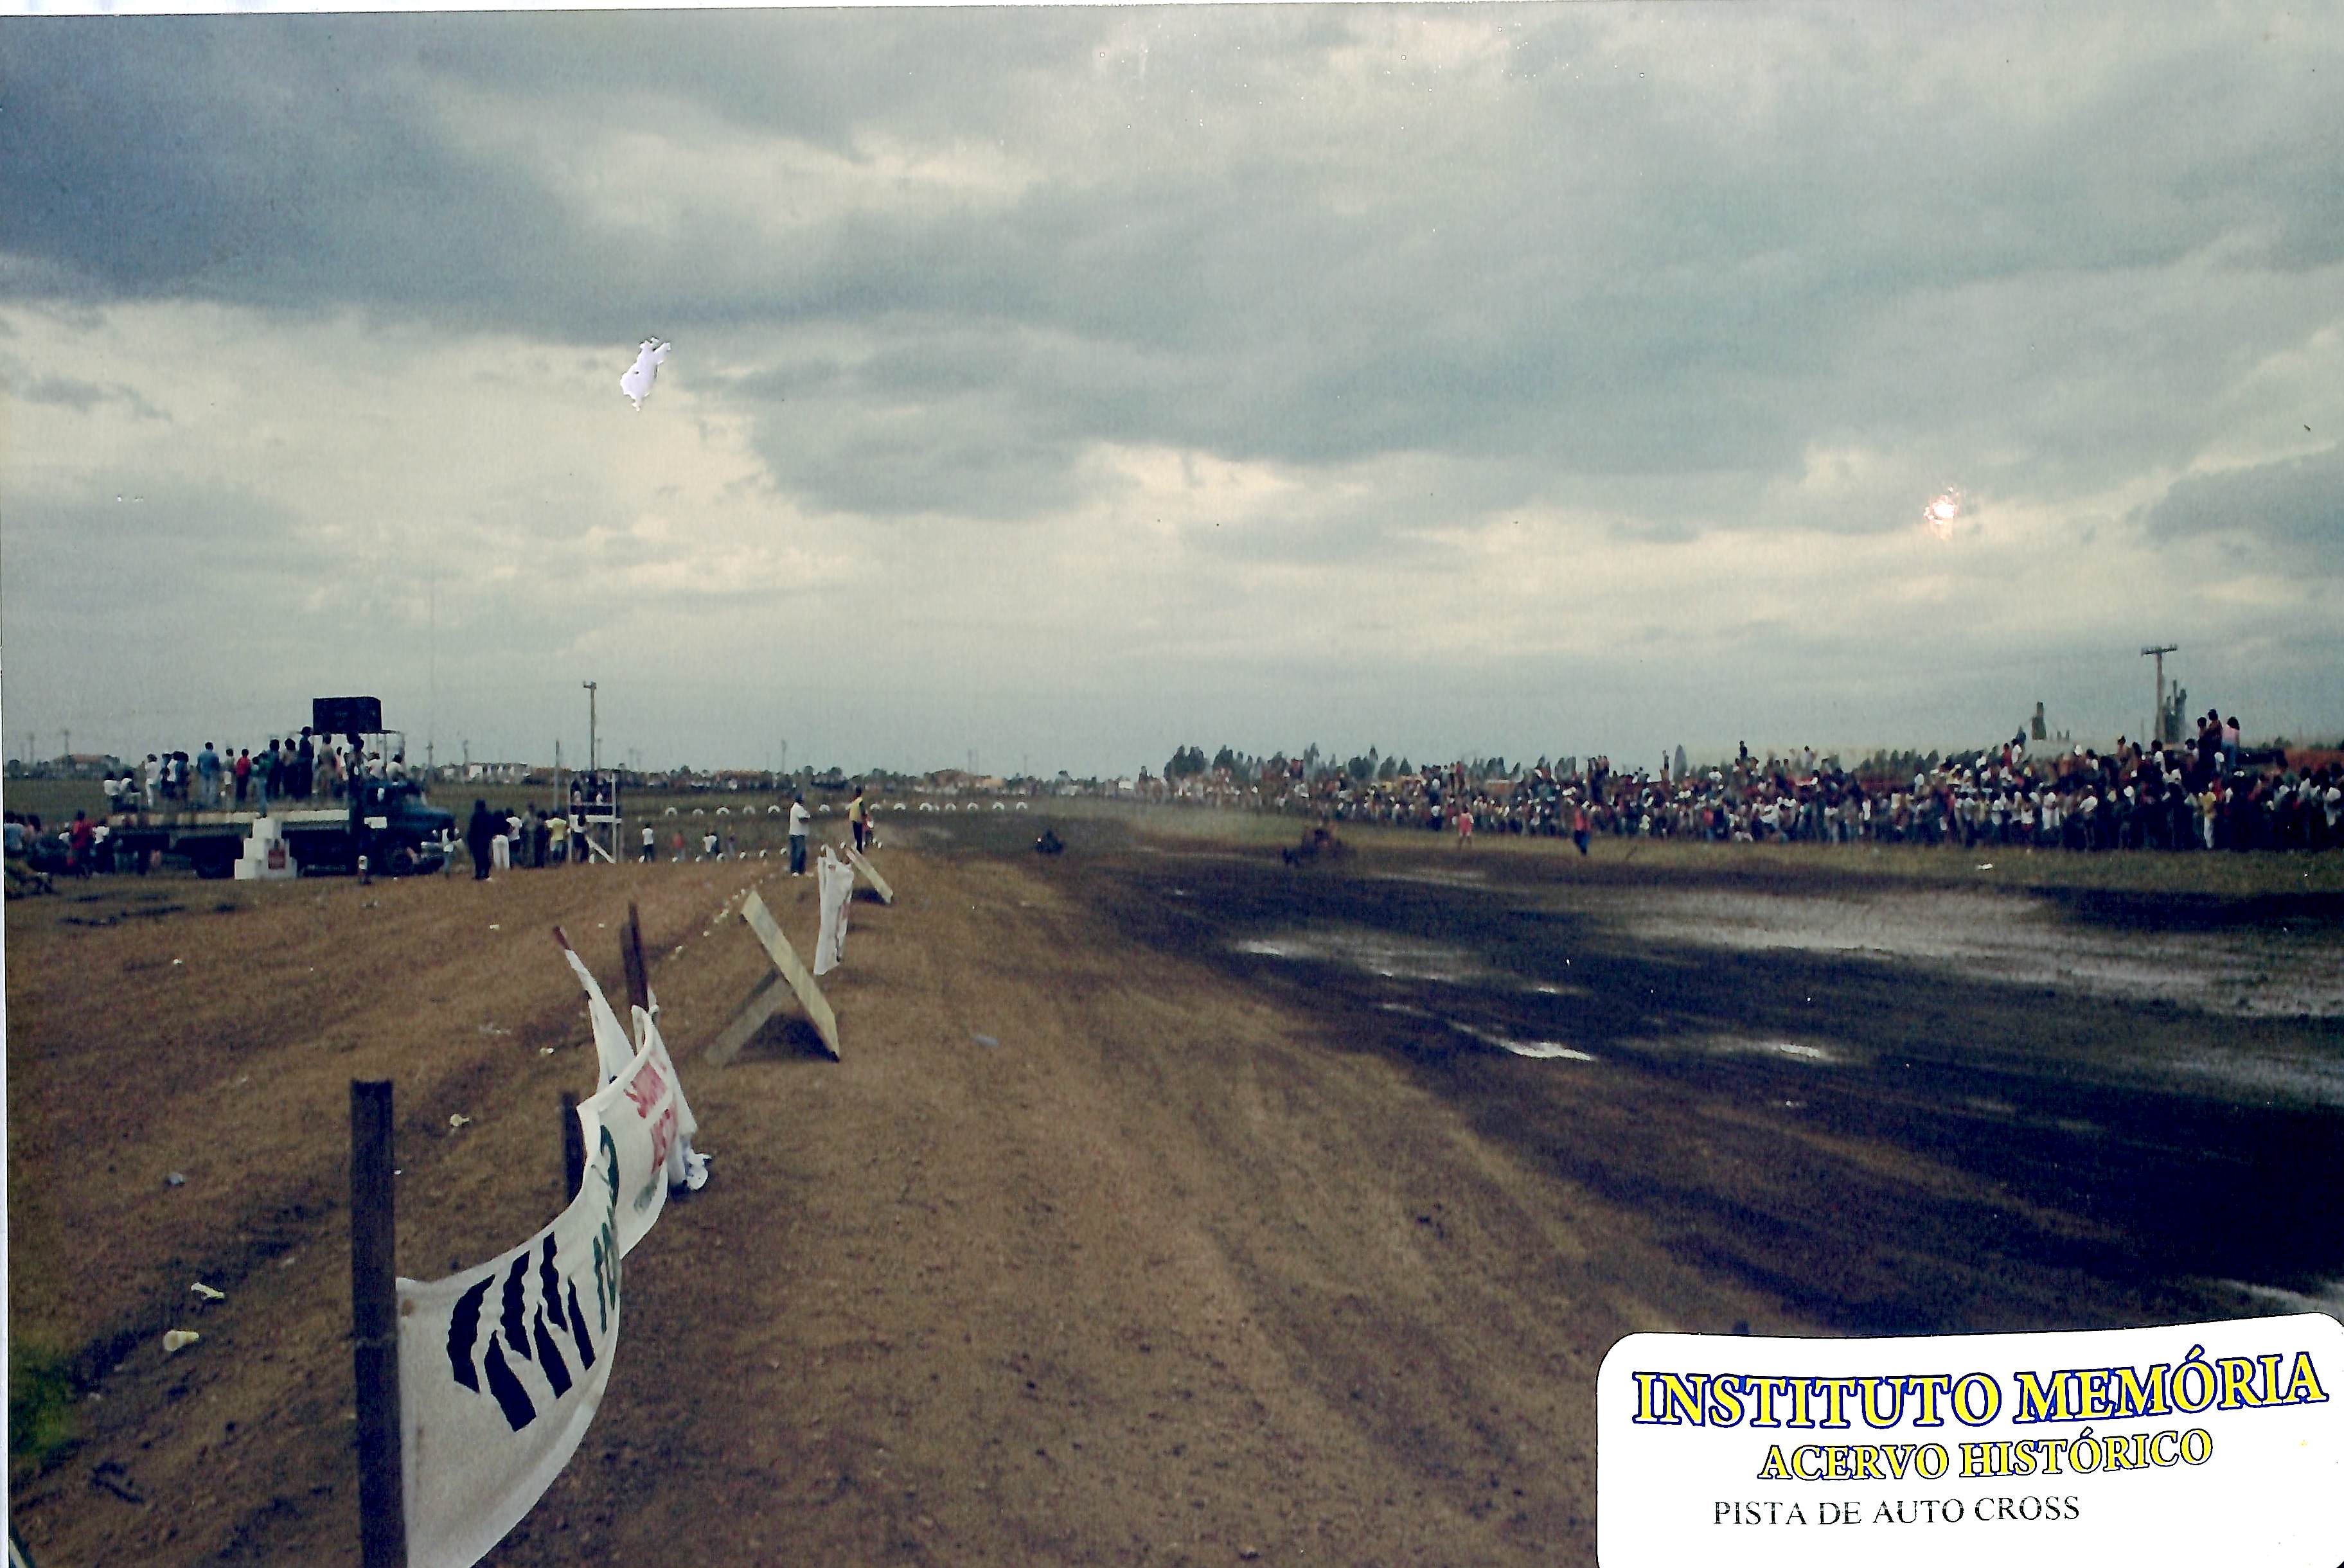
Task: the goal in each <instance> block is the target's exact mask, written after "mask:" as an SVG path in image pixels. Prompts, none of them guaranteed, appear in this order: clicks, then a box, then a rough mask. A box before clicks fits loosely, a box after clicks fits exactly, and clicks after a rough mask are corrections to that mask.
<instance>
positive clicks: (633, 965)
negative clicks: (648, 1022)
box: [619, 899, 652, 1013]
mask: <svg viewBox="0 0 2344 1568" xmlns="http://www.w3.org/2000/svg"><path fill="white" fill-rule="evenodd" d="M619 958H620V960H621V962H622V963H624V964H625V965H626V969H627V1000H628V1002H629V1003H630V1004H631V1005H632V1006H635V1007H639V1008H641V1009H642V1010H643V1011H645V1012H646V1013H648V1012H650V1011H651V1010H652V980H651V970H649V969H648V968H647V967H645V965H644V963H643V918H642V915H640V914H638V913H636V912H635V901H634V900H632V899H629V900H627V929H626V930H622V931H621V932H620V933H619Z"/></svg>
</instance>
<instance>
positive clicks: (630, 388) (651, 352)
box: [619, 337, 671, 414]
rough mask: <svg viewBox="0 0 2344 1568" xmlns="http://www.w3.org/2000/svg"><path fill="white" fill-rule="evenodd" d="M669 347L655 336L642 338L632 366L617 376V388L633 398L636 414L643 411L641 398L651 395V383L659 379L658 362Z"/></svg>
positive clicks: (665, 355)
mask: <svg viewBox="0 0 2344 1568" xmlns="http://www.w3.org/2000/svg"><path fill="white" fill-rule="evenodd" d="M669 347H671V345H669V344H665V343H662V342H661V341H660V340H659V339H658V338H656V337H646V338H644V339H643V342H642V347H641V348H639V349H637V350H636V352H635V364H634V368H633V369H631V370H630V371H628V372H627V373H626V374H625V375H624V376H621V377H619V390H620V391H621V392H624V393H625V394H626V395H627V396H628V397H631V398H633V399H634V400H635V412H636V413H638V414H640V413H642V411H643V399H644V398H646V397H650V396H651V395H652V382H653V381H656V380H658V379H659V367H660V362H661V361H662V360H663V359H665V358H666V357H667V351H668V349H669Z"/></svg>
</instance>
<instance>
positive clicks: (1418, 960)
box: [1237, 926, 1482, 984]
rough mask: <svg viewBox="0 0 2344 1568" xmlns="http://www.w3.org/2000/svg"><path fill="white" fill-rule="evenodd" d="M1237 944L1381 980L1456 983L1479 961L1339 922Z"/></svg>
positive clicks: (1473, 975)
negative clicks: (1348, 970)
mask: <svg viewBox="0 0 2344 1568" xmlns="http://www.w3.org/2000/svg"><path fill="white" fill-rule="evenodd" d="M1237 950H1238V952H1241V953H1247V954H1249V955H1251V956H1253V957H1255V958H1265V959H1285V960H1289V961H1291V962H1296V963H1328V964H1342V965H1344V966H1346V967H1348V968H1350V969H1355V970H1362V971H1364V972H1366V973H1368V974H1371V975H1375V976H1378V977H1379V978H1381V979H1384V980H1432V981H1436V982H1439V983H1441V984H1457V983H1460V982H1462V981H1466V980H1476V979H1478V978H1480V975H1481V973H1482V970H1481V966H1480V965H1479V964H1477V963H1475V962H1474V961H1473V960H1472V958H1471V957H1470V955H1468V954H1467V953H1466V951H1465V950H1464V949H1462V948H1456V947H1450V946H1447V945H1445V944H1443V943H1440V942H1425V941H1414V940H1409V939H1407V938H1405V937H1393V936H1389V935H1387V934H1385V933H1384V932H1381V931H1375V930H1359V929H1357V928H1348V927H1340V926H1315V927H1311V928H1308V929H1307V930H1286V931H1278V932H1274V933H1272V934H1271V935H1269V936H1266V937H1248V938H1247V939H1246V940H1243V941H1240V942H1238V944H1237Z"/></svg>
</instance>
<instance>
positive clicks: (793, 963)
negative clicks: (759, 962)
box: [708, 892, 838, 1067]
mask: <svg viewBox="0 0 2344 1568" xmlns="http://www.w3.org/2000/svg"><path fill="white" fill-rule="evenodd" d="M741 918H742V920H744V921H746V922H747V923H748V927H749V930H751V931H753V932H754V933H755V935H756V938H757V940H758V942H759V943H760V944H762V945H763V948H764V950H765V956H766V957H767V958H770V959H772V960H773V967H774V968H775V969H777V970H781V971H782V972H781V973H779V974H777V975H773V976H769V977H768V978H767V979H766V980H765V983H764V984H763V985H761V986H759V987H758V988H757V989H756V990H754V991H752V992H751V993H750V995H749V1000H746V1001H744V1002H743V1003H742V1004H741V1008H740V1010H739V1011H737V1012H735V1013H734V1014H733V1015H732V1022H731V1023H728V1024H726V1025H725V1026H724V1032H723V1033H722V1034H720V1035H718V1036H717V1037H716V1042H715V1043H714V1044H713V1045H711V1046H710V1047H709V1048H708V1060H709V1062H710V1064H711V1065H712V1066H716V1067H722V1066H723V1065H724V1064H725V1063H726V1062H728V1061H730V1060H732V1059H733V1058H734V1057H736V1056H738V1055H740V1054H741V1048H742V1047H743V1046H744V1045H746V1044H748V1043H749V1041H750V1040H753V1039H754V1038H755V1036H756V1033H757V1031H758V1030H761V1029H763V1027H764V1026H765V1020H768V1019H770V1018H772V1017H773V1015H774V1014H775V1013H777V1012H779V1011H781V1010H782V1008H783V1005H784V1004H785V1003H786V1002H787V1001H788V1000H790V998H792V997H793V996H794V997H795V998H797V1001H798V1005H799V1006H800V1007H802V1008H803V1009H805V1014H806V1017H807V1018H808V1019H809V1020H812V1021H813V1027H814V1031H815V1032H816V1033H818V1034H820V1035H821V1036H822V1043H823V1046H824V1047H825V1048H826V1049H827V1050H829V1051H830V1054H831V1056H832V1057H833V1058H836V1057H837V1055H838V1015H837V1014H836V1013H834V1012H833V1011H831V1010H830V1003H829V1002H828V1001H827V1000H824V999H823V994H822V988H821V987H819V986H817V985H815V984H814V983H813V976H812V975H810V974H808V973H807V972H806V967H805V965H804V964H803V963H801V962H799V961H798V955H797V950H795V949H794V948H793V947H791V946H790V940H789V938H787V937H785V936H783V935H782V928H781V927H779V926H777V925H775V924H774V923H773V913H772V911H770V910H767V909H766V908H765V900H763V899H761V898H759V897H758V896H757V895H756V894H755V893H753V892H752V893H751V894H750V895H749V896H748V898H747V899H746V900H743V902H742V905H741Z"/></svg>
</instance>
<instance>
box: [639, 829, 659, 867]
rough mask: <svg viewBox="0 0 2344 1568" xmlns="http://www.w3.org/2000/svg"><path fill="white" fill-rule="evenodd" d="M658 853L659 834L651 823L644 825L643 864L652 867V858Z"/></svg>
mask: <svg viewBox="0 0 2344 1568" xmlns="http://www.w3.org/2000/svg"><path fill="white" fill-rule="evenodd" d="M658 852H659V834H658V832H657V831H655V830H654V829H652V825H651V824H650V823H649V822H646V823H644V824H643V864H644V865H646V866H648V865H650V864H651V863H652V857H653V856H654V855H656V854H658Z"/></svg>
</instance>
